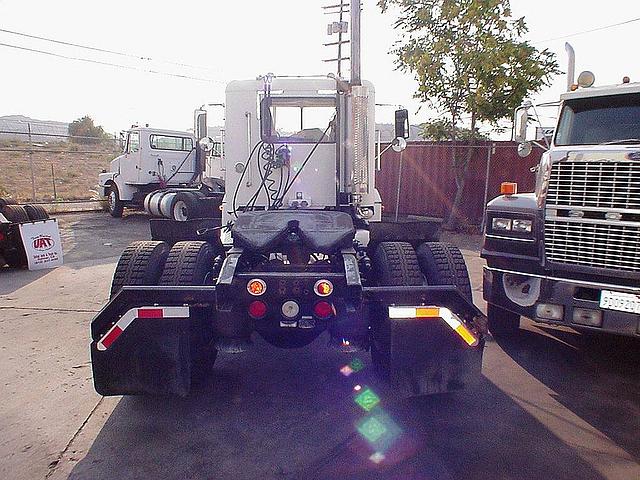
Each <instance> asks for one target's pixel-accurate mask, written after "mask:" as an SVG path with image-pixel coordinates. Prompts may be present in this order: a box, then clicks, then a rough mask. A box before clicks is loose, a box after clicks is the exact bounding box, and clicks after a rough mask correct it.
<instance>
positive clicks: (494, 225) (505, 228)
mask: <svg viewBox="0 0 640 480" xmlns="http://www.w3.org/2000/svg"><path fill="white" fill-rule="evenodd" d="M511 224H512V220H511V219H510V218H497V217H496V218H494V219H493V220H492V221H491V229H492V230H494V231H496V232H510V231H511V228H512V227H511Z"/></svg>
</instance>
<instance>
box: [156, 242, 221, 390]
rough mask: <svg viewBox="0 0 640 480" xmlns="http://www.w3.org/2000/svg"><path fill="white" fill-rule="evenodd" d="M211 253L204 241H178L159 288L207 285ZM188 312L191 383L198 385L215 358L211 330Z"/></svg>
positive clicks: (211, 262) (209, 275) (211, 265)
mask: <svg viewBox="0 0 640 480" xmlns="http://www.w3.org/2000/svg"><path fill="white" fill-rule="evenodd" d="M213 259H214V253H213V249H212V248H211V245H209V244H208V243H207V242H196V241H188V242H178V243H176V244H175V245H174V246H173V247H171V251H170V252H169V256H168V257H167V261H166V262H165V265H164V271H163V272H162V276H161V277H160V282H159V284H160V285H167V286H169V285H194V286H195V285H207V284H210V283H211V282H212V280H213V279H212V276H211V275H212V268H213ZM198 313H199V312H198V311H197V310H196V309H192V313H191V322H192V323H191V384H192V385H194V386H198V385H201V384H202V383H203V381H204V379H205V378H206V377H207V376H208V375H209V373H210V372H211V369H212V368H213V364H214V363H215V361H216V357H217V356H218V351H217V350H216V349H215V348H214V346H213V335H212V328H211V327H210V324H209V322H208V319H207V318H206V316H205V315H204V314H200V315H199V314H198Z"/></svg>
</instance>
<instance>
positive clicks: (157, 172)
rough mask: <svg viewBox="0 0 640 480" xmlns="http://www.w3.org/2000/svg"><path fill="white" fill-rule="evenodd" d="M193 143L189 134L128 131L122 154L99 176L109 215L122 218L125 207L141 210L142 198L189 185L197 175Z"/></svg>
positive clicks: (153, 130) (162, 131)
mask: <svg viewBox="0 0 640 480" xmlns="http://www.w3.org/2000/svg"><path fill="white" fill-rule="evenodd" d="M195 142H196V140H195V137H194V135H193V134H192V133H190V132H183V131H177V130H160V129H155V128H149V127H134V128H132V129H130V130H128V131H127V132H126V133H125V136H124V148H123V152H122V154H121V155H119V156H118V157H116V158H114V159H113V160H112V161H111V163H110V165H109V171H108V172H103V173H101V174H100V175H99V176H98V183H99V186H100V193H101V194H102V195H103V196H104V197H106V199H107V203H108V207H109V212H110V213H111V215H112V216H114V217H118V216H121V215H122V211H123V209H124V207H140V206H142V203H143V201H144V198H145V196H146V195H147V194H148V193H150V192H152V191H154V190H157V189H159V188H166V187H178V186H184V185H188V184H190V183H192V182H193V181H194V180H195V178H196V177H197V176H198V175H199V171H198V168H197V161H196V148H195V147H196V144H195Z"/></svg>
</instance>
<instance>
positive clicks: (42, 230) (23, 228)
mask: <svg viewBox="0 0 640 480" xmlns="http://www.w3.org/2000/svg"><path fill="white" fill-rule="evenodd" d="M19 227H20V236H21V237H22V244H23V245H24V251H25V252H26V254H27V261H28V262H29V270H43V269H45V268H55V267H59V266H60V265H62V241H61V240H60V231H59V230H58V222H57V221H56V220H44V221H41V222H31V223H21V224H20V225H19Z"/></svg>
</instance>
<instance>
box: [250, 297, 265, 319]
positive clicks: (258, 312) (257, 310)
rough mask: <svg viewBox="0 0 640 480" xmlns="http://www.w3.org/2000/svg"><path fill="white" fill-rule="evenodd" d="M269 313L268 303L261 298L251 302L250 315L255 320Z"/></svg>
mask: <svg viewBox="0 0 640 480" xmlns="http://www.w3.org/2000/svg"><path fill="white" fill-rule="evenodd" d="M266 314H267V305H266V304H265V303H264V302H261V301H260V300H254V301H253V302H251V303H250V304H249V316H250V317H251V318H253V319H255V320H259V319H261V318H263V317H264V316H265V315H266Z"/></svg>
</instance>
